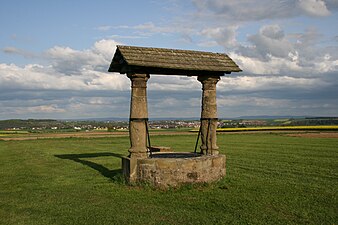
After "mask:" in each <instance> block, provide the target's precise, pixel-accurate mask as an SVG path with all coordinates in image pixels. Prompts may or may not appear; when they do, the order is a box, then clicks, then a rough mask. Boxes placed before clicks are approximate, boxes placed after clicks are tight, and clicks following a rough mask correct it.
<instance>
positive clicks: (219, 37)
mask: <svg viewBox="0 0 338 225" xmlns="http://www.w3.org/2000/svg"><path fill="white" fill-rule="evenodd" d="M237 28H238V27H237V26H229V27H213V28H205V29H203V30H202V31H201V32H200V34H201V35H202V36H205V37H208V38H210V39H213V40H215V44H218V45H221V46H225V47H227V48H230V47H234V46H236V45H237V44H238V43H237V41H236V29H237ZM205 43H212V42H210V41H208V42H204V43H201V45H204V46H205Z"/></svg>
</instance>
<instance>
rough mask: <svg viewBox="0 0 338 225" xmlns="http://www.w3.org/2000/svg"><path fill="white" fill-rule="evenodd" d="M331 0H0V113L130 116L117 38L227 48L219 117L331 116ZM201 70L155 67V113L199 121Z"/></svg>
mask: <svg viewBox="0 0 338 225" xmlns="http://www.w3.org/2000/svg"><path fill="white" fill-rule="evenodd" d="M337 24H338V0H279V1H277V0H161V1H157V0H138V1H131V0H124V1H115V0H97V1H89V0H81V1H80V0H72V1H69V0H58V1H46V0H27V1H22V0H0V27H1V29H0V119H1V120H4V119H28V118H33V119H47V118H48V119H80V118H106V117H123V118H128V116H129V105H130V80H129V79H128V78H127V77H126V76H125V75H124V74H117V73H108V72H107V70H108V67H109V64H110V62H111V60H112V57H113V55H114V52H115V49H116V45H132V46H144V47H160V48H174V49H184V50H198V51H208V52H220V53H226V54H228V55H229V56H230V57H231V58H232V59H233V60H234V61H235V62H236V63H237V64H238V65H239V67H240V68H241V69H242V70H243V71H242V72H240V73H231V74H226V75H225V76H222V79H221V80H220V81H219V82H218V84H217V104H218V117H220V118H233V117H239V116H258V115H269V116H338V29H337ZM200 108H201V84H200V83H199V82H198V81H197V79H196V77H185V76H163V75H150V79H149V80H148V111H149V117H150V118H161V117H162V118H163V117H179V118H182V117H199V116H200Z"/></svg>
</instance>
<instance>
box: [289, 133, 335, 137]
mask: <svg viewBox="0 0 338 225" xmlns="http://www.w3.org/2000/svg"><path fill="white" fill-rule="evenodd" d="M286 136H290V137H305V138H338V132H320V133H297V134H287V135H286Z"/></svg>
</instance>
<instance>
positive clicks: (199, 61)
mask: <svg viewBox="0 0 338 225" xmlns="http://www.w3.org/2000/svg"><path fill="white" fill-rule="evenodd" d="M108 71H109V72H119V73H121V74H127V76H128V78H129V79H130V81H131V101H130V117H129V137H130V145H131V146H130V148H129V150H128V151H129V155H128V156H127V157H123V158H122V169H123V175H124V177H125V178H126V180H127V181H128V182H130V183H138V182H141V183H142V182H146V183H150V184H152V185H154V186H156V187H160V188H167V187H170V186H173V187H175V186H179V185H181V184H185V183H201V182H213V181H217V180H219V179H221V178H222V177H224V176H225V171H226V170H225V163H226V157H225V155H221V154H219V147H218V146H217V141H216V129H217V121H218V119H217V103H216V84H217V82H218V81H219V80H220V79H221V76H224V74H230V73H231V72H240V71H241V69H240V68H239V67H238V66H237V65H236V63H235V62H233V61H232V60H231V59H230V58H229V57H228V56H227V55H226V54H222V53H211V52H199V51H187V50H177V49H163V48H145V47H134V46H117V49H116V52H115V54H114V57H113V60H112V62H111V64H110V67H109V70H108ZM150 74H163V75H185V76H196V77H197V80H198V81H199V82H200V83H201V84H202V107H201V108H202V110H201V118H200V121H201V125H200V130H199V133H198V137H197V140H199V138H200V139H201V145H200V147H199V149H200V151H199V153H196V148H195V152H194V153H174V152H168V151H170V150H169V148H167V147H153V146H151V143H150V136H149V131H148V106H147V81H148V80H149V79H150ZM197 143H198V141H197ZM197 143H196V147H197Z"/></svg>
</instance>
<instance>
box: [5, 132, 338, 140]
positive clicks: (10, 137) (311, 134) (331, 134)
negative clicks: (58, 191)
mask: <svg viewBox="0 0 338 225" xmlns="http://www.w3.org/2000/svg"><path fill="white" fill-rule="evenodd" d="M240 133H243V134H249V133H250V134H253V133H272V132H271V131H269V132H264V131H253V132H227V133H220V135H225V134H240ZM273 133H281V134H282V133H283V134H282V135H285V136H289V137H304V138H338V132H318V133H317V132H300V131H297V132H291V133H290V132H287V134H285V132H277V131H276V132H273ZM128 135H129V133H128V132H76V133H44V134H34V133H32V134H14V135H6V136H3V137H1V136H0V140H4V141H22V140H36V139H48V138H102V137H122V136H128ZM150 135H197V133H196V132H188V131H184V132H178V131H158V132H151V133H150Z"/></svg>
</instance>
